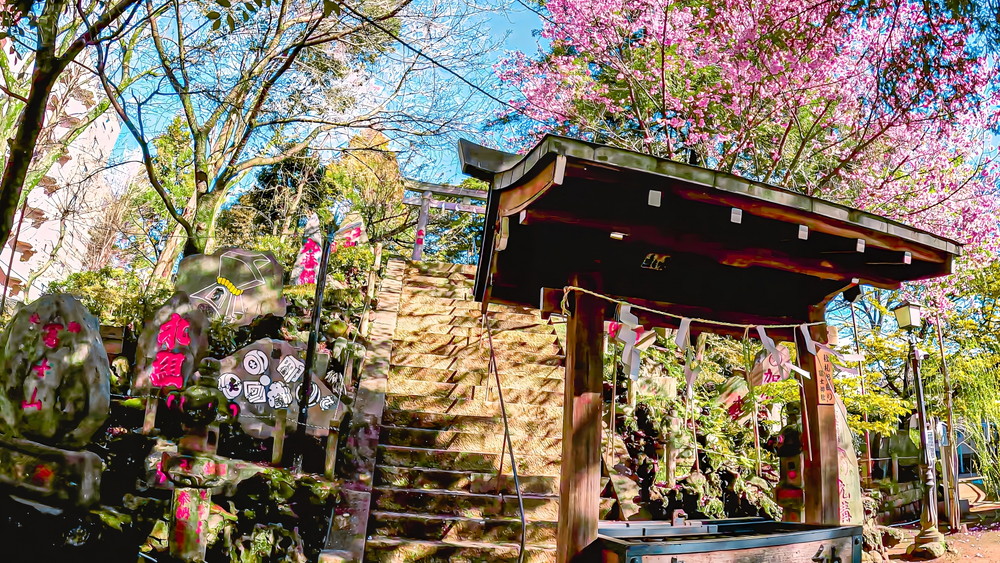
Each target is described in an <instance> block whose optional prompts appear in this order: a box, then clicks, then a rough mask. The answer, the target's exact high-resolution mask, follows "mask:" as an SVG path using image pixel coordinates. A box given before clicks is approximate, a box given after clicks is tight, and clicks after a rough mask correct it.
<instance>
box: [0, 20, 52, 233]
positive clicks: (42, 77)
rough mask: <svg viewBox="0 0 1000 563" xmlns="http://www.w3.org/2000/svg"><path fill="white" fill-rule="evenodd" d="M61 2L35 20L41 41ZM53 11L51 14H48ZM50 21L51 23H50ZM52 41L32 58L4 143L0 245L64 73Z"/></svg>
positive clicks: (49, 31)
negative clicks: (25, 90) (20, 104)
mask: <svg viewBox="0 0 1000 563" xmlns="http://www.w3.org/2000/svg"><path fill="white" fill-rule="evenodd" d="M61 6H62V2H57V1H53V2H49V3H47V4H46V7H45V10H44V12H43V15H42V17H41V18H39V20H40V21H39V23H38V26H39V30H38V33H39V34H40V35H41V36H42V37H45V36H46V35H49V34H50V33H51V30H48V33H46V31H45V30H43V29H42V28H43V27H46V26H56V25H58V15H59V12H60V11H61ZM50 11H54V13H50ZM50 20H51V21H50ZM54 39H55V38H54V37H52V38H51V41H52V42H51V43H50V42H49V41H43V42H42V43H41V44H40V45H39V50H38V52H37V53H36V55H35V68H34V69H33V70H32V73H31V90H30V91H29V92H28V96H27V100H26V103H25V104H24V107H23V108H22V110H21V118H20V122H19V123H18V126H17V131H16V132H15V133H14V137H13V138H12V139H10V140H9V141H8V144H9V146H10V152H9V153H8V155H7V163H6V166H5V167H4V170H3V176H0V245H3V244H6V243H7V237H9V236H10V231H11V228H12V227H13V225H14V213H15V212H16V211H17V204H18V202H19V200H20V198H21V188H22V187H23V186H24V181H25V179H26V178H27V177H28V168H29V167H30V166H31V161H32V158H33V157H34V153H35V145H36V144H37V143H38V136H39V135H40V134H41V132H42V127H43V126H44V125H45V113H46V111H45V107H46V105H47V104H48V101H49V96H50V95H51V94H52V87H53V86H54V85H55V83H56V81H57V80H58V79H59V74H60V73H61V72H62V71H63V70H64V69H65V67H66V63H65V62H63V60H61V59H58V58H55V57H54V54H55V45H54Z"/></svg>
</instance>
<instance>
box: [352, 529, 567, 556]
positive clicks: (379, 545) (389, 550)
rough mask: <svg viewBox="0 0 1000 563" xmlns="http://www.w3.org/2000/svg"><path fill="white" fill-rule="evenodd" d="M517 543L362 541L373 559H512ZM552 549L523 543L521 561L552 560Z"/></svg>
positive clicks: (393, 539) (368, 554)
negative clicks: (523, 548) (523, 551)
mask: <svg viewBox="0 0 1000 563" xmlns="http://www.w3.org/2000/svg"><path fill="white" fill-rule="evenodd" d="M519 551H520V545H519V544H517V543H505V544H491V543H483V542H456V541H447V542H446V541H413V540H406V539H398V538H386V537H382V536H375V537H372V538H370V539H369V540H368V541H367V543H366V544H365V561H369V562H377V563H411V562H416V561H420V562H421V563H486V562H488V563H515V562H516V561H517V560H518V552H519ZM555 561H556V550H555V548H549V547H538V546H531V547H527V546H526V547H525V553H524V563H555Z"/></svg>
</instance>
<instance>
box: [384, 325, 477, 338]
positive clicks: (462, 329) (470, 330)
mask: <svg viewBox="0 0 1000 563" xmlns="http://www.w3.org/2000/svg"><path fill="white" fill-rule="evenodd" d="M479 332H480V329H479V328H474V327H468V326H453V325H449V324H436V325H429V326H425V327H423V328H411V329H401V328H399V321H396V331H395V332H393V333H392V337H393V338H394V339H396V340H419V339H420V338H421V337H422V336H425V335H428V334H437V335H448V336H459V337H465V338H475V339H477V340H478V339H479Z"/></svg>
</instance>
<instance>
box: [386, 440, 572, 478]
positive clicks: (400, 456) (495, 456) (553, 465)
mask: <svg viewBox="0 0 1000 563" xmlns="http://www.w3.org/2000/svg"><path fill="white" fill-rule="evenodd" d="M514 454H515V455H514V459H516V460H517V472H518V473H519V474H521V473H523V474H525V475H542V476H546V477H558V476H559V459H560V458H559V457H553V456H537V455H521V454H518V453H517V451H515V452H514ZM378 463H379V465H389V466H394V467H413V468H417V467H420V468H428V469H444V470H447V471H469V472H479V473H489V472H496V471H498V470H499V469H500V454H499V453H483V452H453V451H447V450H432V449H427V448H407V447H403V446H389V445H385V444H379V446H378ZM503 466H504V467H505V468H507V469H508V470H509V469H510V455H509V454H506V455H504V457H503Z"/></svg>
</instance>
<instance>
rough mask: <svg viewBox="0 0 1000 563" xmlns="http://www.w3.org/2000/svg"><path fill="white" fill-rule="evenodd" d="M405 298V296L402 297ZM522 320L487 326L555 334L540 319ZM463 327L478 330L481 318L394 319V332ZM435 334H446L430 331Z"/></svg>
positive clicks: (416, 316) (439, 316)
mask: <svg viewBox="0 0 1000 563" xmlns="http://www.w3.org/2000/svg"><path fill="white" fill-rule="evenodd" d="M404 299H405V297H404ZM520 316H523V317H526V318H525V319H523V320H504V319H490V321H489V326H490V328H492V329H493V330H494V331H500V330H516V331H520V332H532V333H543V334H555V329H553V328H552V325H550V324H548V323H546V322H545V321H542V320H540V319H534V318H528V317H527V315H520ZM442 326H445V327H463V328H474V329H476V330H477V333H476V336H477V338H478V331H479V330H481V329H482V320H481V319H480V318H479V317H455V316H452V315H409V316H406V315H401V316H400V317H399V318H398V320H397V321H396V334H399V333H401V332H402V333H411V332H420V331H424V330H426V329H428V328H432V327H435V328H436V327H442ZM432 332H434V333H436V334H446V333H440V332H437V331H432Z"/></svg>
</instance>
